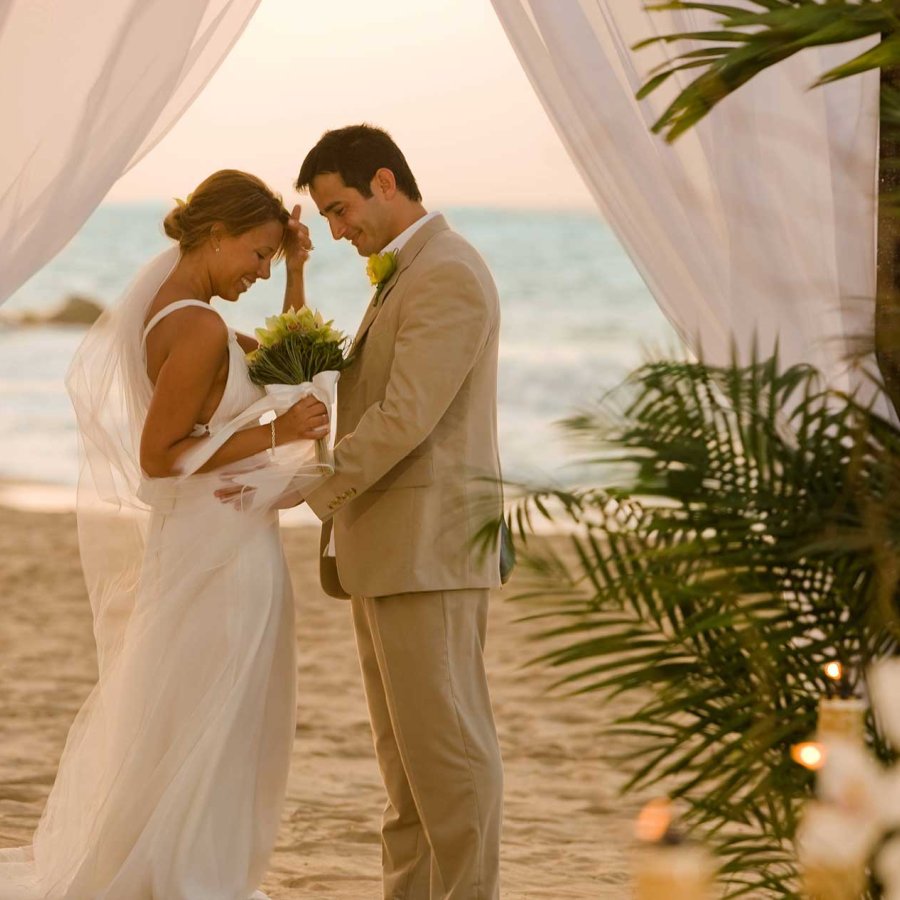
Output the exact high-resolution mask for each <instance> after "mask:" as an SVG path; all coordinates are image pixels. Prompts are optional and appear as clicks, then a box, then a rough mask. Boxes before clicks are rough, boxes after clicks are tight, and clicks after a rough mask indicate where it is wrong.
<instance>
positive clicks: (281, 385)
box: [247, 306, 350, 467]
mask: <svg viewBox="0 0 900 900" xmlns="http://www.w3.org/2000/svg"><path fill="white" fill-rule="evenodd" d="M256 338H257V340H258V341H259V348H258V349H257V350H254V351H252V352H251V353H248V354H247V368H248V370H249V372H250V379H251V380H252V381H253V382H254V383H255V384H258V385H262V386H263V387H265V389H266V392H267V393H268V394H270V395H272V396H273V397H278V396H279V395H281V398H282V399H283V400H287V399H289V400H290V403H296V402H297V400H299V399H300V398H301V397H303V396H305V395H306V394H313V395H314V396H316V397H317V398H318V399H319V400H322V401H323V402H324V403H325V405H326V406H328V407H329V414H330V413H331V408H330V407H331V405H332V400H333V397H334V385H335V384H336V383H337V380H338V377H339V373H340V371H341V370H342V369H345V368H346V367H347V365H348V364H349V362H350V359H349V357H348V355H347V345H348V343H349V338H348V337H347V335H345V334H344V333H343V332H342V331H339V330H338V329H337V328H334V327H333V324H332V321H328V322H326V321H325V319H324V318H323V317H322V314H321V313H319V312H313V311H312V310H311V309H309V308H308V307H306V306H304V307H302V308H301V309H300V310H299V311H298V310H295V309H294V308H293V307H291V309H289V310H288V311H287V312H286V313H282V314H281V315H280V316H269V318H267V319H266V327H265V328H257V329H256ZM298 388H299V389H298ZM288 405H290V404H288ZM316 461H317V462H318V463H319V465H321V466H323V467H331V466H332V460H331V450H330V448H329V444H328V440H327V439H326V438H320V439H319V440H317V441H316Z"/></svg>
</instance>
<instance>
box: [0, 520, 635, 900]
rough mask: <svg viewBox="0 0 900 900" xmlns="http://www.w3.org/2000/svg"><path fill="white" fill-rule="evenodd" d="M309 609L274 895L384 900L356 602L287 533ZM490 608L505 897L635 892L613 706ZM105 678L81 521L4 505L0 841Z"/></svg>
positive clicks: (23, 821) (18, 836) (30, 810)
mask: <svg viewBox="0 0 900 900" xmlns="http://www.w3.org/2000/svg"><path fill="white" fill-rule="evenodd" d="M284 535H285V545H286V549H287V555H288V559H289V562H290V565H291V574H292V578H293V583H294V589H295V594H296V606H297V621H298V628H297V645H298V649H299V672H298V679H299V682H298V683H299V723H298V727H297V734H296V739H295V742H294V756H293V768H292V772H291V778H290V784H289V789H288V796H287V802H286V804H285V812H284V817H283V821H282V827H281V831H280V834H279V838H278V842H277V846H276V848H275V852H274V854H273V856H272V860H271V865H270V869H269V873H268V875H267V877H266V880H265V882H264V884H263V885H262V887H263V889H264V890H265V891H267V893H269V894H270V895H271V896H272V898H273V900H291V898H297V900H300V898H343V900H378V898H380V896H381V893H380V856H381V851H380V845H379V837H378V828H379V820H380V813H381V809H382V806H383V804H384V800H383V795H382V788H381V782H380V777H379V774H378V770H377V768H376V764H375V760H374V755H373V751H372V744H371V735H370V731H369V724H368V719H367V715H366V707H365V700H364V697H363V691H362V684H361V682H360V677H359V670H358V664H357V660H356V652H355V645H354V641H353V633H352V628H351V622H350V609H349V605H348V604H346V603H345V602H341V601H337V600H333V599H331V598H329V597H326V596H325V595H324V594H323V593H322V591H321V589H320V588H319V585H318V580H317V577H316V570H315V563H316V559H315V555H316V548H317V534H316V532H315V530H313V529H311V528H289V529H285V530H284ZM514 593H515V578H514V579H513V582H512V583H511V585H509V586H507V588H506V589H504V591H502V592H497V594H496V595H495V596H494V598H493V602H492V608H491V620H490V626H489V628H490V630H489V637H488V654H487V655H488V660H487V662H488V671H489V677H490V681H491V687H492V695H493V700H494V706H495V712H496V719H497V725H498V729H499V732H500V739H501V744H502V749H503V758H504V764H505V771H506V795H505V820H504V835H503V849H502V876H501V877H502V884H503V888H502V896H503V898H504V900H525V898H528V900H565V898H578V900H587V898H591V900H595V898H623V897H626V896H628V893H629V892H628V887H627V885H628V874H627V873H628V868H629V857H630V852H631V832H632V822H633V820H634V816H635V813H636V811H637V809H638V807H639V805H640V802H641V800H640V798H634V797H629V798H627V799H625V800H623V799H621V798H620V797H619V796H618V793H617V789H618V787H619V785H621V783H622V781H623V777H622V775H621V774H620V773H618V772H616V771H614V770H613V769H612V768H611V767H610V766H609V764H607V763H605V762H604V761H603V760H602V759H601V755H602V752H601V751H608V749H609V747H608V746H604V742H603V739H602V736H601V727H602V725H603V723H604V721H605V720H606V719H607V718H608V717H610V716H611V715H613V711H614V708H612V707H610V705H609V704H608V703H607V702H606V701H604V700H603V699H601V698H600V697H598V696H591V695H588V696H581V697H577V696H567V695H565V694H563V693H561V692H559V691H551V690H550V685H551V684H552V681H553V675H552V673H550V672H548V671H547V670H546V669H544V668H541V667H526V666H525V663H526V662H527V660H529V659H530V658H532V657H533V656H535V655H536V652H537V649H538V648H537V646H536V645H535V644H533V643H532V642H531V641H530V637H531V635H533V633H534V626H533V625H531V624H526V623H522V622H519V621H517V619H520V618H521V617H522V615H524V614H525V612H527V609H526V608H524V607H523V605H522V604H521V603H520V602H519V603H515V602H511V601H510V599H509V597H510V596H511V595H512V594H514ZM95 678H96V665H95V658H94V645H93V638H92V635H91V626H90V612H89V609H88V605H87V599H86V594H85V590H84V584H83V581H82V577H81V570H80V566H79V561H78V551H77V542H76V536H75V525H74V518H73V517H72V515H71V514H59V513H46V512H41V513H36V512H22V511H18V510H11V509H6V508H3V507H0V846H3V847H6V846H18V845H22V844H26V843H28V841H29V836H30V834H31V832H32V831H33V829H34V827H35V825H36V823H37V821H38V818H39V816H40V813H41V809H42V808H43V804H44V801H45V798H46V796H47V792H48V791H49V789H50V786H51V784H52V783H53V778H54V773H55V770H56V764H57V761H58V758H59V754H60V752H61V751H62V747H63V743H64V741H65V736H66V732H67V729H68V727H69V723H70V722H71V720H72V718H73V716H74V714H75V712H76V710H77V709H78V707H79V705H80V704H81V702H82V701H83V699H84V698H85V696H86V695H87V693H88V691H89V690H90V688H91V685H92V683H93V681H94V679H95Z"/></svg>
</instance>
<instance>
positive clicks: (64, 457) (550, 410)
mask: <svg viewBox="0 0 900 900" xmlns="http://www.w3.org/2000/svg"><path fill="white" fill-rule="evenodd" d="M307 205H309V204H307ZM169 208H170V204H169V203H168V202H166V201H153V200H140V201H122V200H116V201H110V202H106V203H104V204H102V205H101V206H100V207H98V209H97V210H96V211H95V212H94V214H93V215H92V216H91V218H90V219H89V220H88V221H87V222H86V223H85V225H84V227H83V228H82V229H81V230H80V231H79V232H78V234H77V235H76V236H75V237H74V238H73V240H72V241H71V242H70V243H69V245H68V246H67V247H66V248H65V249H64V250H63V251H62V252H61V253H60V254H58V256H57V257H56V258H55V259H54V260H52V261H51V262H50V263H48V264H47V265H46V266H45V267H44V268H43V269H42V270H41V271H39V272H38V273H36V274H35V275H34V276H33V277H32V278H31V279H30V280H29V281H28V282H27V283H26V284H25V285H23V286H22V288H20V289H19V290H18V291H17V292H16V293H15V294H14V295H13V297H11V298H10V300H9V301H8V303H7V304H5V306H4V307H3V309H2V311H0V312H2V313H3V314H4V315H5V317H6V318H7V319H8V317H9V316H10V314H16V313H21V312H24V311H29V312H32V313H46V312H48V311H50V310H52V309H53V308H55V307H57V306H58V305H59V304H61V303H62V301H63V300H64V299H65V298H66V297H67V296H70V295H74V294H77V295H81V296H85V297H89V298H91V299H94V300H96V301H97V302H98V303H100V304H102V305H108V304H110V303H112V302H114V301H115V300H116V298H117V297H118V295H119V294H120V293H121V292H122V290H123V289H124V288H125V287H126V286H127V284H128V282H129V281H130V279H131V278H132V277H133V275H134V274H135V272H136V271H137V270H138V269H139V268H140V266H141V265H142V264H143V263H144V262H145V261H146V260H147V259H149V258H150V257H151V256H153V255H154V254H155V253H158V252H160V251H161V250H163V249H164V248H165V247H166V246H169V245H170V241H169V240H168V239H167V238H166V237H165V235H164V234H163V232H162V226H161V221H162V218H163V216H164V214H165V212H166V211H167V210H168V209H169ZM442 211H443V212H444V213H445V215H446V216H447V219H448V221H449V222H450V224H451V226H453V227H454V228H456V229H457V230H458V231H459V232H460V233H461V234H463V235H464V236H465V237H467V238H468V239H469V240H470V241H471V242H472V243H473V245H474V246H475V247H476V248H477V249H478V250H479V252H480V253H481V254H482V255H483V256H484V258H485V260H486V261H487V263H488V266H489V267H490V268H491V271H492V273H493V275H494V278H495V280H496V282H497V286H498V290H499V293H500V297H501V309H502V324H501V347H500V383H499V389H498V408H499V430H500V446H501V461H502V464H503V468H504V477H505V478H507V479H509V480H511V481H538V482H542V481H543V482H546V481H553V482H557V483H569V482H574V481H577V480H578V478H579V476H581V477H583V475H584V467H583V466H580V465H579V463H578V459H579V456H578V451H576V450H573V449H572V448H571V447H569V446H568V445H567V442H566V440H565V438H564V435H563V432H562V431H561V429H560V428H559V427H558V425H556V424H555V423H557V422H558V421H559V420H561V419H563V418H565V417H566V416H569V415H571V414H573V413H575V412H578V411H581V410H583V409H585V408H587V407H590V406H592V405H593V404H595V403H596V402H598V401H599V400H600V398H601V397H602V396H603V395H604V394H605V393H606V392H607V391H608V390H609V389H610V388H612V387H613V386H615V384H617V383H618V382H620V381H621V380H622V379H623V378H624V377H625V375H626V374H627V373H628V372H629V371H630V370H631V369H632V368H634V367H636V366H637V365H639V364H640V363H641V362H642V361H644V360H645V359H646V358H647V357H648V356H650V355H653V354H658V353H659V352H660V351H662V350H671V349H675V348H677V346H678V343H677V340H676V338H675V336H674V331H673V330H672V329H671V327H670V326H669V325H668V323H667V322H666V321H665V319H664V317H663V315H662V313H661V312H660V311H659V309H658V307H657V306H656V304H655V302H654V300H653V298H652V297H651V296H650V294H649V292H648V291H647V289H646V287H645V285H644V283H643V281H642V280H641V278H640V276H639V275H638V273H637V272H636V270H635V269H634V266H633V265H632V264H631V262H630V260H629V259H628V257H627V256H626V254H625V253H624V251H623V250H622V249H621V247H620V246H619V244H618V242H617V240H616V238H615V237H614V235H613V234H612V232H611V231H610V230H609V228H608V226H607V225H606V224H605V223H604V222H603V221H602V219H601V218H600V217H599V215H598V214H597V212H596V211H591V210H571V209H553V210H544V209H540V210H535V209H529V210H521V209H512V208H508V207H507V208H497V207H490V206H471V205H463V206H453V207H446V208H444V209H443V210H442ZM308 213H309V210H308V209H307V210H306V211H305V213H304V216H303V220H304V221H305V222H306V223H307V224H308V226H309V227H310V231H311V233H312V237H313V242H314V244H315V247H316V249H315V251H314V253H313V256H312V258H311V260H310V263H309V264H308V267H307V295H308V303H309V304H310V306H312V307H315V308H318V309H321V311H322V312H323V314H324V315H326V317H328V318H333V319H334V320H335V324H336V325H337V326H338V327H339V328H341V329H343V330H345V331H348V332H350V333H353V332H355V330H356V326H357V325H358V323H359V320H360V318H361V317H362V313H363V311H364V310H365V307H366V305H367V304H368V301H369V297H370V295H371V294H370V290H371V289H370V286H369V284H368V281H367V279H366V275H365V260H363V259H362V258H360V257H359V256H358V255H357V254H356V252H355V250H354V249H353V248H352V247H351V246H350V245H349V244H346V243H345V242H340V243H337V242H334V241H333V240H332V239H331V236H330V234H329V233H328V230H327V226H326V223H325V222H324V220H322V219H321V217H319V216H318V215H309V214H308ZM283 289H284V269H283V267H276V268H275V269H273V273H272V277H271V279H270V280H269V281H267V282H264V283H258V284H257V285H255V286H254V288H253V289H252V290H251V291H250V292H248V294H247V295H245V296H244V297H242V298H241V300H240V302H238V303H235V304H230V303H227V302H225V301H216V307H217V308H218V309H219V310H220V311H221V312H222V313H223V315H224V316H225V318H226V319H227V320H228V322H229V323H230V324H231V325H232V326H233V327H235V328H238V329H239V330H245V331H249V330H252V329H253V328H254V327H256V326H258V325H260V324H262V321H263V319H264V318H265V316H267V315H271V314H272V313H274V312H278V311H280V309H281V299H282V293H283ZM84 333H85V329H84V328H80V327H78V326H60V325H45V326H27V327H20V326H14V325H11V324H9V323H8V321H7V322H5V323H4V324H0V429H2V433H3V434H4V439H3V442H2V446H0V482H2V483H5V484H6V485H7V494H8V493H9V490H8V486H9V485H11V484H19V485H29V484H31V485H47V486H50V487H51V488H52V487H54V486H55V487H58V488H61V489H63V491H64V490H66V489H68V490H72V491H73V490H74V485H75V483H76V481H77V471H78V455H77V437H76V432H75V423H74V416H73V414H72V411H71V406H70V405H69V401H68V396H67V395H66V393H65V387H64V377H65V371H66V369H67V367H68V363H69V361H70V360H71V357H72V354H73V352H74V350H75V348H76V347H77V346H78V344H79V343H80V341H81V339H82V338H83V336H84ZM20 493H21V492H20ZM0 502H3V491H2V490H0Z"/></svg>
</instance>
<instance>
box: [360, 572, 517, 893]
mask: <svg viewBox="0 0 900 900" xmlns="http://www.w3.org/2000/svg"><path fill="white" fill-rule="evenodd" d="M352 605H353V621H354V625H355V627H356V640H357V646H358V648H359V659H360V665H361V668H362V675H363V682H364V684H365V689H366V698H367V700H368V704H369V715H370V718H371V722H372V732H373V735H374V738H375V753H376V756H377V757H378V764H379V766H380V768H381V774H382V778H383V779H384V785H385V788H386V789H387V796H388V801H387V806H386V807H385V811H384V819H383V822H382V866H383V876H384V898H385V900H498V898H499V896H500V887H499V850H500V824H501V818H502V802H503V768H502V763H501V760H500V747H499V744H498V742H497V732H496V729H495V727H494V717H493V713H492V711H491V700H490V696H489V694H488V687H487V678H486V677H485V671H484V654H483V651H484V640H485V631H486V625H487V606H488V591H487V590H460V591H445V592H438V593H418V594H398V595H395V596H390V597H376V598H358V597H354V598H353V600H352Z"/></svg>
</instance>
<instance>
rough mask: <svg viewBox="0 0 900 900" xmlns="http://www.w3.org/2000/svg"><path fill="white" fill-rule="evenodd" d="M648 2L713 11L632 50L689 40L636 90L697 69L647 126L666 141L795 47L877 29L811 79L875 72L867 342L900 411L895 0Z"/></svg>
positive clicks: (899, 23) (899, 32) (899, 43)
mask: <svg viewBox="0 0 900 900" xmlns="http://www.w3.org/2000/svg"><path fill="white" fill-rule="evenodd" d="M647 8H648V9H650V10H685V11H696V12H707V13H713V14H715V15H716V16H718V17H719V18H718V21H717V23H716V25H715V26H714V27H712V28H710V29H708V30H704V31H698V32H684V33H677V34H668V35H662V36H657V37H653V38H650V39H648V40H646V41H642V42H641V43H639V44H637V45H636V48H635V49H639V48H641V47H644V46H647V45H649V44H654V43H659V42H663V43H676V44H678V43H680V42H682V41H688V42H690V43H691V46H692V47H694V48H695V49H691V50H688V51H685V52H684V53H680V54H678V55H676V56H675V57H674V58H673V59H672V61H671V62H667V63H665V64H663V65H662V66H660V67H659V68H658V69H657V70H655V71H654V72H652V73H651V75H650V78H649V79H648V80H647V82H646V83H645V84H644V85H643V87H642V88H641V89H640V91H639V92H638V94H637V96H638V97H639V98H644V97H646V96H647V95H648V94H650V93H651V92H652V91H655V90H656V89H657V88H659V87H660V86H661V85H662V84H664V83H665V82H666V81H668V80H669V78H671V77H672V76H673V75H674V74H675V73H676V72H685V71H692V70H695V69H696V70H699V74H698V75H697V77H696V78H694V79H693V80H692V81H691V82H690V83H689V84H687V85H686V86H685V87H684V88H683V89H682V90H680V91H679V92H678V94H677V96H676V97H675V98H674V100H673V101H672V102H671V103H670V104H669V106H668V107H667V108H666V109H665V110H664V112H663V113H662V115H661V116H660V117H659V119H658V120H657V121H656V123H655V124H654V126H653V130H654V131H656V132H657V133H662V134H664V135H665V138H666V140H668V141H674V140H675V139H676V138H677V137H678V136H679V135H681V134H683V133H684V132H685V131H687V130H688V129H689V128H691V127H692V126H694V125H696V124H697V122H699V121H700V120H701V119H702V118H703V117H704V116H706V115H707V114H708V113H709V112H710V111H711V110H713V109H714V108H715V106H716V105H717V104H718V103H720V102H721V101H722V100H724V99H725V97H727V96H728V95H729V94H731V93H733V92H734V91H736V90H738V89H739V88H740V87H741V86H742V85H744V84H746V83H747V82H748V81H750V80H751V79H753V78H754V77H756V76H757V75H758V74H760V73H761V72H763V71H764V70H766V69H768V68H769V67H770V66H773V65H777V64H778V63H780V62H782V61H783V60H785V59H787V58H789V57H791V56H793V55H794V54H795V53H799V52H801V51H803V50H806V49H809V48H810V47H821V46H829V45H833V44H842V43H849V42H852V41H857V40H861V39H864V38H872V39H874V38H879V40H878V41H877V42H876V43H874V44H873V45H871V46H869V47H868V49H866V50H864V51H862V52H860V53H857V54H856V55H851V58H850V59H849V60H848V61H847V62H845V63H843V64H842V65H839V66H836V67H834V68H832V69H829V70H828V71H827V72H824V73H822V75H821V76H820V77H819V78H818V80H817V81H816V82H815V83H814V84H813V85H811V87H815V86H818V85H823V84H828V83H829V82H832V81H837V80H838V79H841V78H848V77H852V76H854V75H858V74H860V73H862V72H866V71H870V70H872V69H879V70H880V72H881V106H880V108H881V136H880V154H879V212H878V262H877V289H876V295H877V296H876V301H875V303H876V307H875V328H874V349H875V355H876V359H877V362H878V367H879V369H880V371H881V374H882V378H883V381H884V386H885V392H886V394H887V396H888V398H889V399H890V401H891V403H892V404H893V406H894V409H895V410H896V411H897V413H898V414H900V221H898V196H900V0H719V2H716V3H698V2H667V3H655V4H651V5H648V7H647ZM697 45H699V47H698V46H697Z"/></svg>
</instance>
